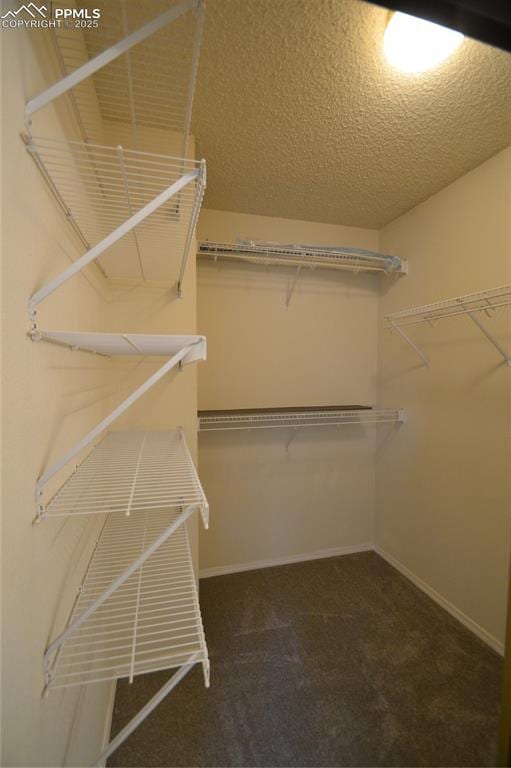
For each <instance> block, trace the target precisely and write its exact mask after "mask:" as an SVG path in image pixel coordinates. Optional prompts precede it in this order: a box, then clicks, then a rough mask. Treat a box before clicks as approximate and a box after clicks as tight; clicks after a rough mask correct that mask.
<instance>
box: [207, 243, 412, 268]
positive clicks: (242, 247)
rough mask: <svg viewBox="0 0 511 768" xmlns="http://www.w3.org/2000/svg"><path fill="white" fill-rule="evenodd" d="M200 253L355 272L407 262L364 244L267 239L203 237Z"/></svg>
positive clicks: (270, 263)
mask: <svg viewBox="0 0 511 768" xmlns="http://www.w3.org/2000/svg"><path fill="white" fill-rule="evenodd" d="M198 255H199V256H201V257H209V258H213V259H226V260H232V261H242V262H247V263H250V264H260V265H263V266H272V265H275V266H288V267H289V266H291V267H296V268H298V267H305V268H309V269H314V268H316V267H319V268H326V269H338V270H349V271H352V272H384V273H391V272H404V271H405V268H404V262H402V261H401V260H400V259H397V258H396V257H393V256H385V255H384V254H381V253H376V252H373V251H368V250H365V249H362V248H331V249H329V248H326V247H325V248H319V247H307V246H298V245H296V246H293V245H281V246H279V245H277V244H274V243H272V244H265V243H257V242H252V243H216V242H211V241H209V240H202V241H201V242H200V243H199V248H198Z"/></svg>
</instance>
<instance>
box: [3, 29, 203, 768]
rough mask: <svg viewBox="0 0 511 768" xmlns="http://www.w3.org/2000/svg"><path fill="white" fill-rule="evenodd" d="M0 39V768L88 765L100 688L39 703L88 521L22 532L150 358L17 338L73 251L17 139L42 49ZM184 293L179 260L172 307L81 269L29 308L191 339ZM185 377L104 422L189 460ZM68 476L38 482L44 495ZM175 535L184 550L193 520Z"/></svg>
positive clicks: (151, 288) (44, 125) (100, 712)
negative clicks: (182, 437) (180, 448)
mask: <svg viewBox="0 0 511 768" xmlns="http://www.w3.org/2000/svg"><path fill="white" fill-rule="evenodd" d="M2 42H3V46H4V51H3V56H4V57H5V58H4V62H3V63H4V75H5V73H6V72H7V73H8V78H7V77H4V80H3V97H2V124H3V134H4V135H3V146H2V150H3V151H2V181H3V189H2V192H3V209H2V214H3V220H4V227H3V239H2V251H3V260H2V284H3V287H4V294H3V313H4V314H3V322H2V333H3V350H2V355H3V357H2V368H3V370H4V371H5V375H4V382H3V383H4V387H3V424H2V426H3V434H2V437H3V444H4V456H3V460H4V466H5V467H8V472H5V474H4V483H3V499H2V501H3V518H2V529H3V530H2V533H3V537H2V547H3V549H2V577H3V578H2V590H3V591H2V603H3V604H2V662H3V669H2V674H3V680H2V697H3V702H2V703H3V707H2V710H3V711H2V737H3V738H2V742H3V743H2V764H3V765H18V766H29V765H37V766H40V765H48V766H57V765H89V764H91V762H92V761H93V760H94V759H95V758H96V757H97V755H98V753H99V751H100V749H101V748H102V745H103V741H104V739H105V738H106V737H107V736H108V734H106V733H105V729H106V727H107V725H108V722H107V718H108V714H109V711H110V707H111V704H112V695H113V692H114V686H113V685H111V684H106V685H91V686H88V687H84V688H82V689H76V690H75V689H67V690H61V691H58V690H57V691H53V692H51V693H50V695H49V696H48V697H47V698H45V699H43V698H41V693H42V689H43V676H42V657H43V653H44V649H45V647H46V646H47V644H48V642H49V641H50V640H51V639H52V638H53V637H55V636H56V635H57V634H58V633H59V632H60V631H61V630H62V629H63V627H64V625H65V622H66V621H67V618H68V616H69V611H70V609H71V606H72V603H73V600H74V597H75V594H76V589H77V587H78V585H79V584H80V582H81V580H82V578H83V574H84V571H85V568H86V565H87V563H88V560H89V557H90V554H91V549H92V546H93V544H94V540H95V537H96V535H97V533H98V532H99V527H100V525H101V522H102V521H101V520H92V521H91V520H90V519H82V520H72V519H64V520H62V521H58V520H47V521H45V522H44V523H42V524H40V525H38V526H35V527H34V526H32V521H33V519H34V515H35V505H34V483H35V481H36V478H37V477H38V476H39V475H40V474H41V472H42V471H44V470H45V469H47V468H48V467H49V466H50V465H51V464H52V463H53V462H54V461H55V460H57V459H58V458H59V457H60V456H61V455H62V453H63V452H64V451H65V450H66V449H67V448H69V447H70V446H71V445H72V444H73V443H74V442H75V441H76V440H78V439H79V438H80V437H82V436H83V435H84V434H85V433H86V432H87V431H88V430H89V429H91V428H92V427H93V426H95V424H96V423H98V422H99V421H100V419H101V418H103V417H104V416H105V415H106V414H107V413H108V412H110V410H111V409H112V407H113V406H115V405H117V404H118V403H119V402H120V401H121V400H122V399H123V398H124V397H125V396H127V395H128V394H129V393H131V392H132V391H133V389H134V388H135V387H136V385H137V384H138V383H141V381H142V380H144V379H145V378H147V376H148V375H149V374H150V373H151V372H152V371H153V370H155V369H156V367H157V366H158V365H161V364H163V362H164V360H163V359H158V360H152V361H151V360H141V359H138V358H125V359H122V358H120V359H115V358H113V359H109V360H105V359H104V358H101V357H98V356H94V355H90V354H86V353H81V352H71V351H69V350H67V349H64V348H59V347H56V346H52V345H49V344H45V343H42V342H40V343H37V344H36V343H34V342H32V341H30V339H29V338H28V337H27V330H28V327H29V325H28V317H27V301H28V297H29V296H30V295H31V294H32V293H33V292H34V291H35V290H36V289H37V288H39V287H40V286H41V285H42V284H43V283H44V282H46V281H47V280H48V279H50V278H51V277H53V276H54V275H56V274H57V273H58V272H59V271H61V270H62V269H64V268H65V267H67V266H68V265H69V263H70V261H71V260H72V259H74V258H76V257H77V256H79V255H81V253H83V246H82V245H81V244H80V243H79V242H78V240H77V239H76V238H75V237H74V235H73V234H72V231H71V229H70V228H69V225H68V224H67V222H66V221H65V219H64V217H63V215H62V214H61V212H60V211H59V209H58V207H57V206H56V204H55V201H54V199H53V197H52V195H51V193H50V192H49V190H48V188H47V186H46V184H45V182H44V180H43V179H42V177H41V175H40V174H39V172H38V170H37V168H36V166H35V164H34V163H33V161H32V160H31V158H30V156H29V155H28V153H27V152H26V150H25V147H24V145H23V143H22V141H21V140H20V138H19V132H20V131H21V130H22V128H23V107H24V102H25V100H26V98H28V97H31V96H33V95H34V94H35V93H37V92H39V91H40V90H42V89H43V88H44V87H45V85H46V83H47V82H51V81H52V80H54V79H56V74H55V72H53V71H51V67H50V66H49V59H48V49H47V48H46V47H45V46H44V44H43V42H42V39H38V38H36V36H35V35H34V36H33V38H32V39H31V40H30V39H29V38H28V37H27V36H26V35H25V34H24V33H16V32H11V31H9V32H7V33H6V34H4V33H2ZM33 46H34V47H33ZM40 47H41V49H42V50H41V51H39V50H38V49H39V48H40ZM34 50H35V51H37V52H38V53H41V58H38V57H36V55H35V53H34ZM41 62H43V63H44V65H45V70H44V71H43V70H42V69H41V68H40V67H41ZM6 63H7V66H5V64H6ZM46 67H48V70H49V71H46ZM68 120H69V113H68V112H67V110H66V108H65V105H59V112H58V116H57V115H56V114H55V113H54V112H53V110H52V109H51V108H49V109H46V110H44V112H42V113H41V114H39V115H37V120H36V121H34V129H35V131H36V130H37V132H38V133H41V134H42V135H48V136H53V137H58V136H64V134H65V135H66V136H69V135H70V134H72V133H73V126H72V125H71V123H69V122H68ZM62 121H64V124H63V123H62ZM36 123H37V124H36ZM35 131H34V132H35ZM121 133H122V135H123V136H125V135H126V131H124V130H123V131H122V132H121ZM153 138H154V137H151V140H153ZM112 140H113V137H112ZM171 256H172V254H167V258H170V257H171ZM179 258H180V254H179V255H176V262H175V272H176V277H177V271H178V268H179ZM195 296H196V286H195V263H194V260H193V259H190V261H189V264H188V268H187V273H186V276H185V293H184V298H183V299H181V300H178V299H177V298H176V296H175V283H173V284H172V285H163V284H162V285H154V284H153V285H150V284H146V285H143V284H139V283H136V282H133V281H132V282H122V283H121V282H116V283H109V282H108V281H105V280H104V279H103V278H102V277H101V275H100V273H99V271H98V270H97V268H96V267H95V266H91V267H90V268H88V269H87V270H85V271H84V272H83V273H80V274H79V275H77V276H76V277H74V278H72V279H71V280H70V281H69V282H67V283H66V284H65V285H64V286H62V287H61V288H60V289H59V290H58V291H57V292H55V293H54V294H53V295H52V296H51V297H50V298H49V299H48V300H47V301H46V302H44V304H43V305H41V309H40V313H39V327H40V328H48V329H59V330H97V331H124V332H126V331H132V332H148V333H150V332H156V333H195V332H196V305H195ZM196 381H197V366H196V365H190V366H187V367H185V369H184V371H183V372H182V373H176V372H171V373H170V374H169V375H168V376H166V377H165V379H164V380H163V381H162V382H160V383H159V384H158V385H156V386H155V388H154V390H151V392H149V393H147V394H146V395H145V396H144V398H143V399H141V400H140V401H139V402H138V403H137V404H136V405H135V406H134V407H133V408H132V409H131V410H130V411H128V412H127V413H126V414H125V415H124V417H123V418H122V419H120V420H119V421H118V422H116V423H114V424H113V426H112V428H113V429H123V428H154V429H165V428H169V427H173V426H177V425H182V426H183V427H184V428H185V432H186V435H187V439H188V443H189V445H190V447H191V450H192V453H193V454H195V453H196V412H197V384H196ZM5 446H6V447H5ZM70 469H71V467H67V468H66V470H65V471H64V472H61V473H60V475H59V476H58V477H57V478H56V479H55V482H52V484H51V485H52V488H53V489H55V488H56V487H58V485H60V484H61V482H62V480H63V479H64V478H65V476H66V475H67V474H68V473H69V471H70ZM189 530H190V531H191V534H192V535H191V539H192V546H193V550H194V553H195V555H196V553H197V520H193V521H192V522H191V524H190V526H189Z"/></svg>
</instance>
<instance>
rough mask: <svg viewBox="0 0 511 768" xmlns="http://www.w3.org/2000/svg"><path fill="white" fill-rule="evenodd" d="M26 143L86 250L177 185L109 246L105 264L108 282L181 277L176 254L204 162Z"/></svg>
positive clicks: (192, 219) (197, 197)
mask: <svg viewBox="0 0 511 768" xmlns="http://www.w3.org/2000/svg"><path fill="white" fill-rule="evenodd" d="M26 141H27V148H28V150H29V151H30V152H31V154H32V156H33V158H34V160H35V162H36V163H37V165H38V167H39V169H40V170H41V172H42V174H43V176H44V178H45V179H46V181H47V182H48V184H49V186H50V189H51V190H52V192H53V194H54V195H55V197H56V198H57V200H58V202H59V204H60V206H61V207H62V208H63V210H64V212H65V215H66V217H67V218H68V220H69V221H70V223H71V224H72V226H73V227H74V229H75V231H77V232H78V234H79V236H80V238H81V240H82V242H83V243H84V244H85V246H86V247H87V249H88V250H90V249H91V248H92V247H94V246H96V245H97V244H98V243H101V242H102V241H103V240H104V239H105V238H106V237H107V236H109V235H111V233H112V232H114V230H116V229H117V228H119V227H122V226H123V225H124V224H125V223H126V222H128V220H130V219H131V218H132V217H133V216H134V215H135V214H136V213H138V212H139V211H142V209H144V208H145V207H146V206H151V204H153V203H154V201H155V200H157V198H158V197H159V196H161V195H165V192H166V190H168V189H169V188H170V187H172V186H173V185H176V186H177V187H179V188H178V189H177V188H176V192H175V193H173V194H172V195H171V196H170V197H169V198H168V199H165V200H164V201H163V202H162V203H161V204H160V205H157V206H155V207H154V209H153V210H152V211H151V212H150V213H149V214H148V215H146V216H145V217H144V218H143V219H142V220H141V221H140V222H139V223H138V224H137V225H136V226H134V227H132V228H127V229H126V232H125V233H124V234H122V235H121V236H120V237H119V239H117V240H115V241H114V242H113V243H112V244H111V245H109V246H108V250H106V249H105V251H104V252H103V255H102V261H101V262H100V263H101V265H102V267H103V269H104V270H105V272H106V273H107V274H108V275H109V276H111V277H117V278H142V279H149V280H151V279H171V278H175V277H176V272H177V268H176V264H175V257H174V254H178V255H181V256H182V259H185V258H186V254H187V251H188V248H189V245H190V240H191V235H192V234H193V231H194V229H195V224H196V220H197V216H198V212H199V209H200V204H201V201H202V196H203V193H204V187H205V165H204V163H203V162H201V161H195V160H188V159H186V158H182V157H171V156H168V155H162V154H156V153H150V152H139V151H136V150H130V149H124V148H122V147H109V146H104V145H98V144H88V143H82V142H76V141H63V140H57V139H48V138H41V137H27V139H26ZM173 257H174V258H173ZM106 262H108V265H107V268H105V264H106Z"/></svg>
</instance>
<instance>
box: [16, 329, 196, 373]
mask: <svg viewBox="0 0 511 768" xmlns="http://www.w3.org/2000/svg"><path fill="white" fill-rule="evenodd" d="M31 337H32V339H33V340H34V341H49V342H52V343H54V344H60V345H61V346H65V347H69V348H70V349H76V350H82V351H84V352H93V353H95V354H99V355H107V356H110V355H111V356H116V355H150V356H155V357H172V355H175V354H177V353H178V352H179V351H180V350H182V349H183V348H184V347H187V346H189V347H190V349H189V350H188V352H187V353H186V355H185V356H184V357H183V359H182V363H183V365H184V364H186V363H193V362H196V361H198V360H205V359H206V338H205V336H195V335H186V336H176V335H173V336H170V335H163V334H147V333H102V332H87V331H44V330H40V331H34V332H33V333H32V334H31Z"/></svg>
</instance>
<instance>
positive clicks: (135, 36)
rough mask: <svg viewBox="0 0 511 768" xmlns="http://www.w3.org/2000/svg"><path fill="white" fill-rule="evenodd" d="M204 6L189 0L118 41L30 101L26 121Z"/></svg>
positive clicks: (26, 109)
mask: <svg viewBox="0 0 511 768" xmlns="http://www.w3.org/2000/svg"><path fill="white" fill-rule="evenodd" d="M201 5H202V0H185V1H184V2H182V3H179V4H178V5H175V6H173V7H172V8H169V9H168V10H167V11H165V12H164V13H162V14H160V15H159V16H157V17H156V18H155V19H152V20H151V21H149V22H147V24H144V25H143V26H142V27H140V28H139V29H137V30H135V31H134V32H132V33H131V34H129V35H127V36H126V37H124V38H123V39H121V40H118V41H117V42H116V43H114V45H112V46H110V47H109V48H107V49H106V50H104V51H102V52H101V53H99V54H98V55H97V56H95V57H94V58H93V59H91V60H90V61H87V62H86V63H85V64H82V66H80V67H78V68H77V69H75V70H74V71H73V72H71V73H70V74H68V75H66V76H65V77H63V78H62V79H61V80H59V81H58V82H56V83H54V84H53V85H51V86H50V87H49V88H46V90H44V91H42V93H40V94H39V95H38V96H36V97H34V98H33V99H30V100H29V101H28V102H27V104H26V106H25V116H26V120H27V121H29V120H30V117H31V116H32V115H33V114H34V113H35V112H37V111H38V110H40V109H42V108H43V107H45V106H47V105H48V104H50V103H51V102H52V101H54V100H55V99H56V98H58V97H59V96H62V95H63V94H64V93H67V91H69V90H70V89H71V88H74V87H75V86H77V85H79V84H80V83H81V82H83V81H84V80H85V79H87V78H88V77H90V76H91V75H93V74H94V73H95V72H98V70H100V69H102V68H103V67H105V66H106V65H107V64H109V63H110V62H112V61H114V60H115V59H117V58H118V57H119V56H121V55H122V54H123V53H126V52H127V51H129V50H130V48H132V47H133V46H134V45H137V43H141V42H142V41H143V40H145V39H146V38H148V37H150V35H152V34H153V33H155V32H157V31H158V30H159V29H161V28H162V27H164V26H166V25H167V24H169V23H170V22H172V21H174V20H175V19H177V18H179V17H180V16H182V15H183V14H184V13H186V12H187V11H190V10H192V9H193V8H199V7H200V6H201Z"/></svg>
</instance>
